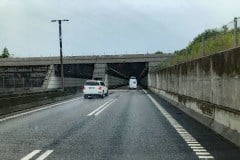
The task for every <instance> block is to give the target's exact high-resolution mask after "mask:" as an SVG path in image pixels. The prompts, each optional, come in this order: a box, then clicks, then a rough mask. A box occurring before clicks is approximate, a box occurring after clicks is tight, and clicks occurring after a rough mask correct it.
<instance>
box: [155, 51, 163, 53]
mask: <svg viewBox="0 0 240 160" xmlns="http://www.w3.org/2000/svg"><path fill="white" fill-rule="evenodd" d="M154 54H164V53H163V52H162V51H157V52H155V53H154Z"/></svg>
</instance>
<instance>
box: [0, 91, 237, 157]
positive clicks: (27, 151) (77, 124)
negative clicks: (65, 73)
mask: <svg viewBox="0 0 240 160" xmlns="http://www.w3.org/2000/svg"><path fill="white" fill-rule="evenodd" d="M0 135H1V136H0V142H1V143H0V148H1V151H0V157H1V159H4V160H13V159H21V160H30V159H34V160H39V159H41V160H59V159H62V160H75V159H91V160H120V159H121V160H159V159H160V160H188V159H189V160H199V159H200V160H213V159H216V160H226V159H230V160H239V157H240V151H239V149H238V148H237V147H236V146H234V145H233V144H231V143H230V142H228V141H226V140H225V139H223V138H222V137H221V136H219V135H218V134H216V133H214V132H213V131H211V130H209V129H208V128H207V127H205V126H204V125H202V124H200V123H198V122H197V121H195V120H193V119H192V118H190V117H189V116H187V115H186V114H184V113H183V112H182V111H180V110H179V109H177V108H175V107H174V106H172V105H170V104H169V103H166V101H164V100H162V99H160V98H159V97H158V96H156V95H154V94H152V93H151V92H146V91H143V90H131V91H128V90H126V91H118V90H116V91H115V90H112V91H111V92H110V94H109V96H108V97H105V98H104V99H83V97H82V96H80V97H78V98H75V99H71V100H68V101H64V102H57V103H56V104H52V105H47V106H45V107H43V108H40V109H35V110H32V111H28V112H25V113H24V114H16V115H14V116H9V117H5V118H1V119H0Z"/></svg>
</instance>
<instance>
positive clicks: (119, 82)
mask: <svg viewBox="0 0 240 160" xmlns="http://www.w3.org/2000/svg"><path fill="white" fill-rule="evenodd" d="M105 83H106V85H107V86H108V87H109V88H115V87H119V86H123V85H126V84H127V83H128V80H126V79H121V78H118V77H114V76H111V75H108V74H106V75H105Z"/></svg>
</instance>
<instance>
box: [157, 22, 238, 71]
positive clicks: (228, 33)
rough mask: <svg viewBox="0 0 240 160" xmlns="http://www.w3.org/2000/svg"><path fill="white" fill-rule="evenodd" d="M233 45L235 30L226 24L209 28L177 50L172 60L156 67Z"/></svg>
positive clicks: (201, 55) (191, 58) (190, 58)
mask: <svg viewBox="0 0 240 160" xmlns="http://www.w3.org/2000/svg"><path fill="white" fill-rule="evenodd" d="M238 39H240V34H238ZM233 47H234V30H229V29H228V28H227V27H226V26H223V27H222V28H221V29H220V30H218V29H208V30H206V31H204V32H203V33H201V34H199V35H198V36H197V37H196V38H194V39H193V41H191V42H190V43H189V45H188V46H187V47H186V48H184V49H182V50H178V51H175V52H174V56H173V58H172V59H171V60H169V61H165V62H164V63H161V64H159V65H158V66H157V67H156V68H155V69H162V68H165V67H169V66H173V65H176V64H179V63H183V62H186V61H190V60H193V59H197V58H200V57H203V56H207V55H211V54H214V53H216V52H219V51H223V50H226V49H230V48H233Z"/></svg>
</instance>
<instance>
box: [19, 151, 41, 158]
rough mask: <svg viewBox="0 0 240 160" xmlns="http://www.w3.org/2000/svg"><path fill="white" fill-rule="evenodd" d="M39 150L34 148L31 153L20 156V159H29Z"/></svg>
mask: <svg viewBox="0 0 240 160" xmlns="http://www.w3.org/2000/svg"><path fill="white" fill-rule="evenodd" d="M39 152H41V150H34V151H32V152H31V153H29V154H28V155H26V156H25V157H23V158H21V160H29V159H31V158H32V157H34V156H35V155H36V154H38V153H39Z"/></svg>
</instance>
